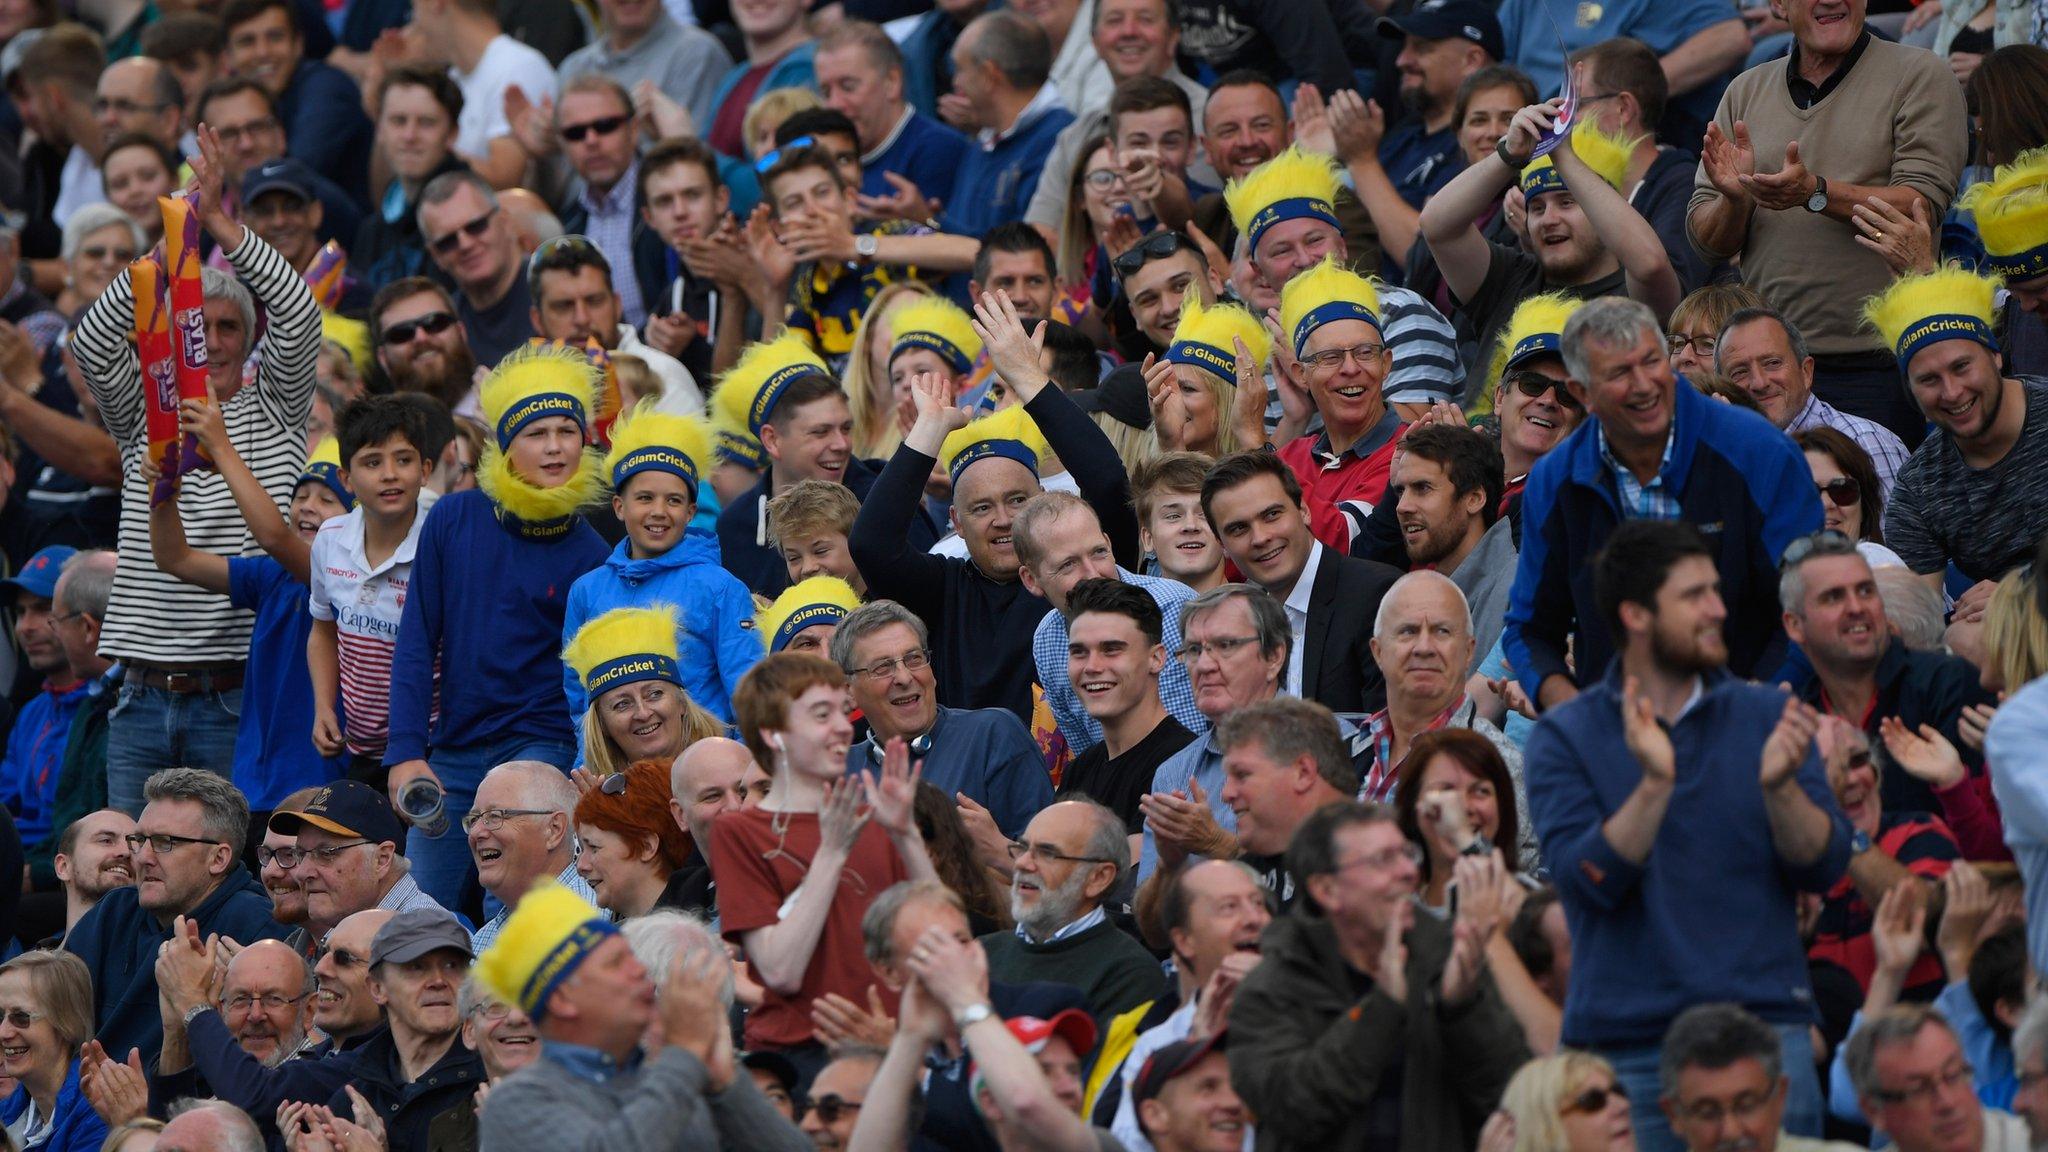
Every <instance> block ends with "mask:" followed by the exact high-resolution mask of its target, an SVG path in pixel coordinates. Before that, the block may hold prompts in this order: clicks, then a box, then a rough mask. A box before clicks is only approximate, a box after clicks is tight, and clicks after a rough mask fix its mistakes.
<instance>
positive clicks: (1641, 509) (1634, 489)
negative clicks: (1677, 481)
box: [1599, 428, 1683, 520]
mask: <svg viewBox="0 0 2048 1152" xmlns="http://www.w3.org/2000/svg"><path fill="white" fill-rule="evenodd" d="M1675 431H1676V429H1671V430H1667V431H1666V432H1665V433H1664V459H1663V460H1662V461H1661V462H1660V463H1659V464H1658V465H1657V478H1656V479H1654V480H1652V481H1650V482H1649V483H1648V484H1644V483H1642V482H1641V481H1639V480H1637V479H1636V474H1635V473H1633V472H1631V471H1629V470H1628V466H1627V465H1625V464H1623V463H1622V462H1621V461H1619V460H1617V459H1615V458H1614V453H1613V452H1612V451H1610V450H1609V449H1608V447H1607V429H1605V428H1601V429H1599V433H1600V459H1601V460H1602V461H1603V462H1605V463H1606V465H1607V469H1608V471H1610V472H1613V473H1614V487H1615V489H1616V490H1617V491H1618V492H1620V494H1621V513H1622V515H1623V516H1624V517H1626V518H1627V519H1630V520H1676V519H1678V518H1679V514H1680V513H1681V512H1682V511H1683V509H1681V508H1680V507H1679V504H1678V493H1676V492H1673V491H1672V490H1671V486H1670V485H1668V484H1666V483H1665V482H1664V471H1665V469H1667V468H1670V467H1671V449H1672V446H1673V445H1675V444H1677V443H1678V437H1677V436H1675V435H1673V434H1672V433H1673V432H1675Z"/></svg>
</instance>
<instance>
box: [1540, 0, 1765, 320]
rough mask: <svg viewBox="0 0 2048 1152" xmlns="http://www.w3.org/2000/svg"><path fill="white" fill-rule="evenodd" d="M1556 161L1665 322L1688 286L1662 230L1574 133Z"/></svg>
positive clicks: (1633, 292)
mask: <svg viewBox="0 0 2048 1152" xmlns="http://www.w3.org/2000/svg"><path fill="white" fill-rule="evenodd" d="M1738 23H1739V22H1738ZM1581 67H1583V65H1582V66H1581ZM1550 159H1551V163H1553V164H1555V165H1556V166H1557V173H1558V175H1560V176H1562V177H1564V185H1565V187H1566V188H1568V189H1570V190H1571V193H1572V196H1573V198H1575V199H1576V200H1578V202H1579V208H1580V210H1581V211H1583V212H1585V214H1586V220H1587V221H1588V222H1589V223H1591V224H1592V225H1593V234H1594V235H1596V236H1598V237H1599V238H1600V242H1601V243H1602V244H1604V245H1606V246H1607V250H1608V251H1609V252H1612V253H1614V258H1615V259H1616V260H1618V261H1620V262H1621V267H1622V271H1623V272H1625V273H1626V274H1627V281H1628V294H1629V295H1630V296H1631V297H1633V298H1635V299H1637V300H1640V301H1642V302H1643V303H1645V304H1648V305H1649V306H1650V310H1651V311H1652V312H1655V313H1656V314H1657V321H1658V323H1660V324H1661V323H1663V321H1664V319H1665V318H1666V317H1668V316H1670V315H1671V310H1672V309H1673V308H1676V307H1677V306H1678V299H1679V297H1680V296H1682V295H1684V290H1683V288H1681V287H1680V285H1679V283H1678V273H1676V272H1674V271H1672V270H1671V257H1670V255H1669V254H1667V253H1666V252H1665V251H1664V242H1663V241H1662V240H1659V239H1658V238H1657V230H1656V229H1655V228H1652V227H1650V222H1649V221H1648V220H1647V219H1645V218H1644V217H1643V214H1642V213H1641V212H1638V211H1636V210H1635V208H1634V206H1633V205H1631V204H1630V203H1629V202H1628V201H1627V200H1625V199H1623V198H1622V195H1621V193H1620V192H1618V191H1616V190H1615V188H1614V186H1613V185H1612V184H1609V183H1608V182H1607V181H1605V180H1603V179H1601V178H1600V176H1599V175H1598V174H1597V173H1595V172H1594V171H1593V170H1592V169H1591V168H1588V167H1586V162H1585V161H1583V160H1581V159H1579V155H1578V152H1577V151H1576V150H1574V149H1573V147H1572V142H1571V140H1570V138H1569V137H1567V138H1566V140H1565V141H1564V143H1562V144H1560V145H1558V146H1557V150H1556V151H1555V152H1552V153H1551V154H1550Z"/></svg>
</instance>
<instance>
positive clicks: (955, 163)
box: [860, 110, 971, 204]
mask: <svg viewBox="0 0 2048 1152" xmlns="http://www.w3.org/2000/svg"><path fill="white" fill-rule="evenodd" d="M887 144H888V147H886V148H884V149H882V153H881V155H879V156H876V157H875V158H874V159H872V160H864V161H863V162H862V164H861V181H860V183H861V187H860V190H861V191H862V192H865V193H867V194H868V195H870V196H893V195H895V193H896V186H895V185H893V184H891V183H889V181H888V178H887V177H886V176H885V175H884V173H887V172H894V173H895V174H896V175H898V176H901V177H903V178H904V179H906V180H909V181H910V182H911V183H912V184H915V185H917V190H918V191H920V192H922V193H924V194H925V197H926V198H927V199H931V200H937V201H938V202H939V203H941V204H951V203H952V202H953V188H954V185H955V183H956V182H957V181H958V179H959V176H960V162H961V161H963V160H965V159H966V158H967V149H968V148H969V147H970V146H971V144H970V142H969V141H968V139H967V137H965V136H962V135H961V134H960V133H959V132H957V131H955V130H954V129H953V128H952V127H951V126H950V125H946V124H942V123H940V122H939V121H937V120H934V119H932V118H931V117H929V116H926V115H924V114H923V113H921V112H918V111H916V110H912V111H911V113H910V119H909V120H906V121H905V122H904V124H903V129H902V131H900V132H897V133H896V135H895V136H894V137H892V138H890V139H889V140H888V141H887Z"/></svg>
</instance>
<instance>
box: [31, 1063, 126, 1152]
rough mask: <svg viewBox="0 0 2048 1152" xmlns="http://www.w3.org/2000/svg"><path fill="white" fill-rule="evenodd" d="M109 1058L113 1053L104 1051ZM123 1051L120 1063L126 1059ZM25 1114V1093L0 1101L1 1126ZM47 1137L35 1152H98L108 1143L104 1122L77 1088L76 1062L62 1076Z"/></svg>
mask: <svg viewBox="0 0 2048 1152" xmlns="http://www.w3.org/2000/svg"><path fill="white" fill-rule="evenodd" d="M107 1051H108V1053H109V1054H112V1052H113V1049H111V1048H109V1049H107ZM127 1056H128V1053H127V1050H126V1049H123V1050H122V1053H121V1057H120V1058H121V1059H123V1060H125V1059H127ZM26 1111H28V1089H27V1088H19V1087H18V1088H16V1089H15V1090H14V1093H13V1095H11V1096H9V1097H7V1099H6V1100H4V1101H0V1122H4V1123H7V1124H12V1123H14V1122H15V1120H16V1119H18V1118H19V1117H20V1116H21V1114H22V1113H23V1112H26ZM50 1111H51V1118H50V1127H51V1131H50V1135H49V1138H48V1139H46V1140H44V1141H43V1142H42V1143H41V1144H38V1145H36V1150H35V1152H99V1147H100V1145H101V1144H103V1143H105V1142H106V1139H107V1122H106V1121H105V1120H102V1119H100V1114H99V1113H97V1112H95V1111H93V1110H92V1105H91V1104H89V1103H87V1102H86V1099H85V1092H84V1091H83V1090H82V1089H80V1088H79V1086H78V1061H76V1060H73V1061H72V1062H71V1070H70V1071H69V1072H66V1073H65V1074H64V1087H62V1088H60V1089H58V1090H57V1102H56V1104H55V1106H54V1107H52V1108H51V1110H50Z"/></svg>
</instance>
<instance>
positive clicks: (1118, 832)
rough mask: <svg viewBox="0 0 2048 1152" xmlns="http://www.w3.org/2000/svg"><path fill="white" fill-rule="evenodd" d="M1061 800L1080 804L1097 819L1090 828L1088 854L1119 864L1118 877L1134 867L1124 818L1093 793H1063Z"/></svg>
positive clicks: (1117, 866)
mask: <svg viewBox="0 0 2048 1152" xmlns="http://www.w3.org/2000/svg"><path fill="white" fill-rule="evenodd" d="M1060 802H1061V803H1063V804H1079V805H1081V806H1082V807H1083V808H1086V809H1087V810H1088V815H1089V817H1090V818H1091V819H1093V820H1094V821H1095V826H1094V827H1092V828H1090V829H1089V830H1088V847H1087V849H1086V851H1087V854H1088V855H1090V856H1096V857H1100V858H1101V859H1104V860H1107V861H1109V862H1110V863H1112V864H1114V865H1116V874H1117V875H1119V876H1121V875H1123V874H1124V873H1126V872H1128V871H1130V870H1131V836H1130V833H1128V832H1126V831H1124V818H1123V817H1121V816H1119V815H1117V814H1116V810H1115V809H1113V808H1111V807H1110V806H1109V805H1107V804H1104V803H1103V802H1102V801H1100V800H1097V799H1095V798H1094V797H1092V796H1084V795H1081V794H1078V793H1075V794H1070V795H1067V796H1064V797H1062V798H1061V800H1060Z"/></svg>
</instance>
